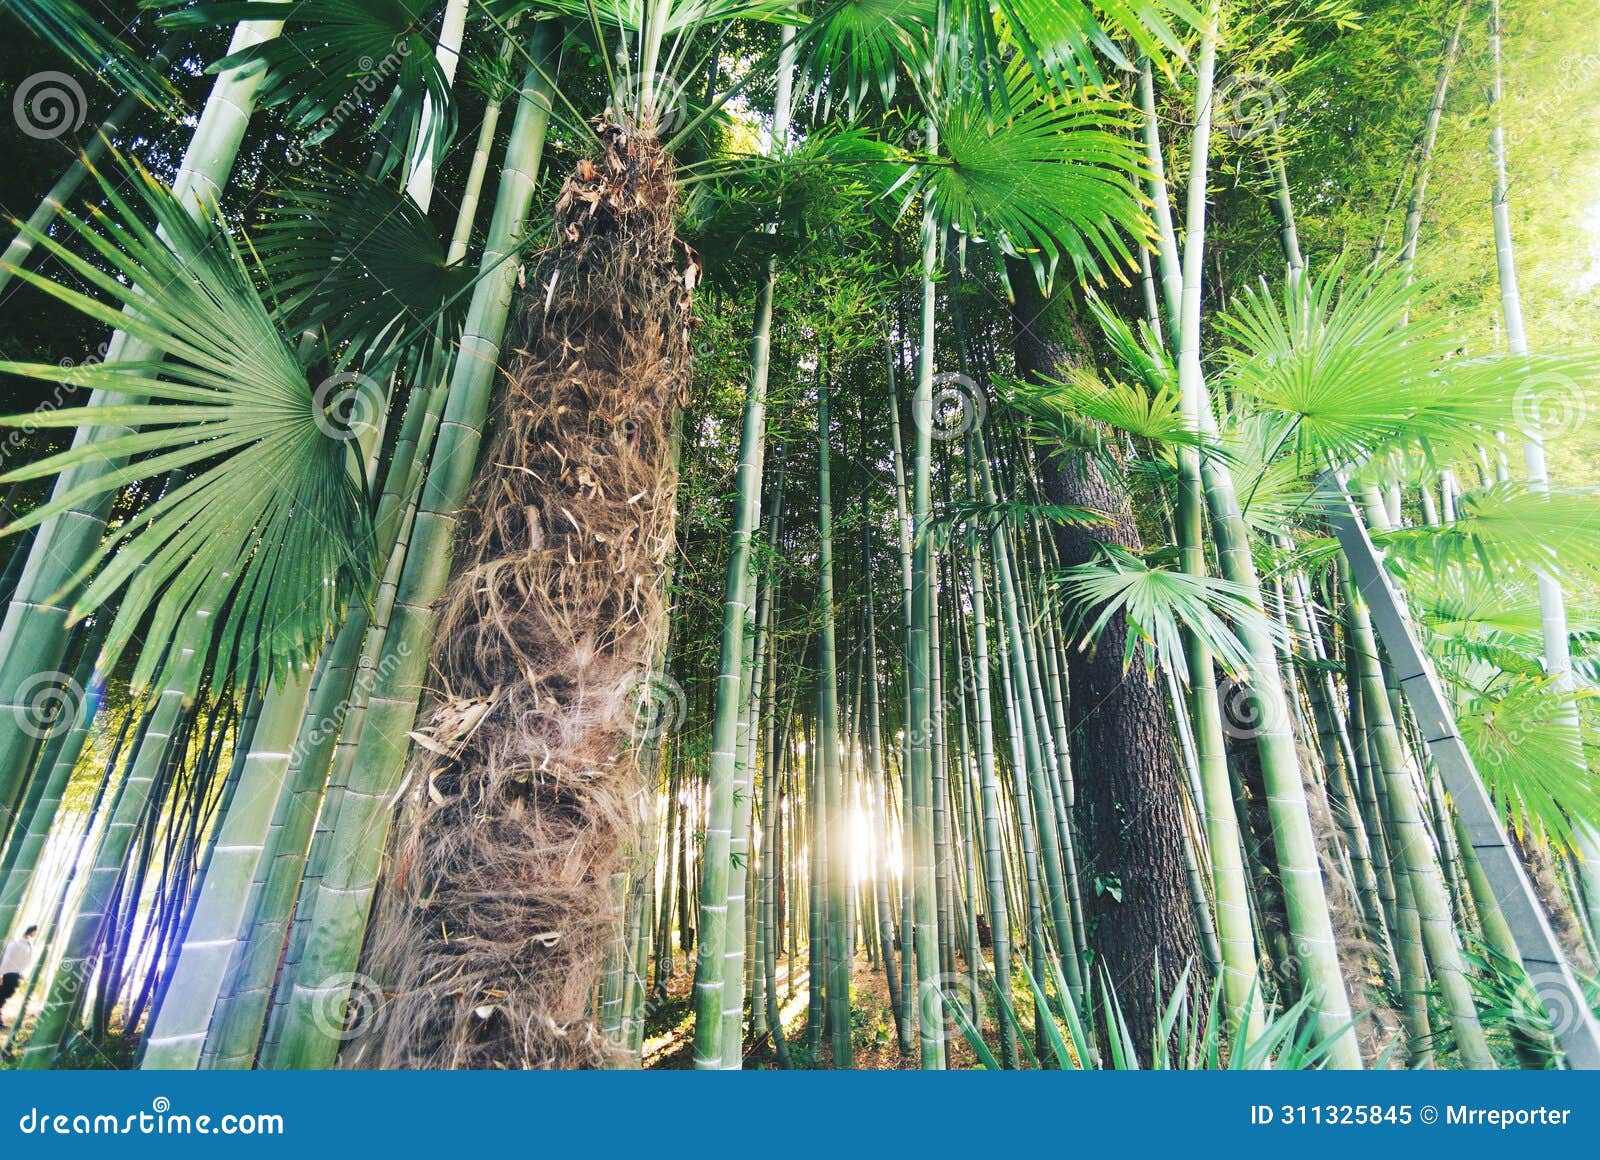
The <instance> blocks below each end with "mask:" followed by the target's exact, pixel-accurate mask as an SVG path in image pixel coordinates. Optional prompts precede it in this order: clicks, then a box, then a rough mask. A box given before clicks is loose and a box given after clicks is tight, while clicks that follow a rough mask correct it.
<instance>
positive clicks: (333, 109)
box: [144, 0, 455, 174]
mask: <svg viewBox="0 0 1600 1160" xmlns="http://www.w3.org/2000/svg"><path fill="white" fill-rule="evenodd" d="M144 4H145V6H146V7H150V8H158V9H162V10H163V15H162V17H161V24H162V26H163V27H166V28H177V29H185V28H214V27H228V26H231V25H234V24H238V23H240V22H241V21H249V20H273V21H276V20H284V19H285V18H286V17H287V23H286V25H285V27H284V29H283V31H282V32H281V33H280V34H279V35H277V36H275V37H273V38H271V39H270V40H264V41H262V42H261V43H259V44H255V45H251V46H250V47H249V48H246V49H244V50H242V51H240V52H237V53H233V54H230V55H229V56H225V57H223V58H222V59H221V60H219V61H217V62H216V63H215V64H213V65H212V66H211V70H210V71H212V72H219V71H221V70H223V69H227V68H233V67H235V66H238V65H245V64H252V63H254V64H259V65H260V66H262V67H263V68H264V69H265V75H264V76H263V77H262V80H261V87H260V89H259V91H258V95H257V101H258V103H259V104H260V105H262V106H263V107H273V106H278V107H281V108H282V109H283V111H284V116H285V118H286V119H287V121H288V123H289V125H290V127H291V128H293V129H295V130H296V131H297V132H301V133H304V134H305V135H306V136H305V139H304V141H303V142H301V143H300V145H298V146H297V147H296V148H297V149H299V150H300V151H302V152H304V151H306V150H308V149H310V148H312V147H314V146H316V145H318V144H320V143H321V142H323V141H325V140H327V139H328V138H329V137H331V136H333V134H335V133H336V132H338V131H339V130H340V129H342V128H344V127H346V126H347V125H349V124H351V123H353V122H357V123H360V124H362V125H364V126H365V129H366V132H367V133H368V134H369V135H371V136H374V137H376V136H378V135H379V134H380V132H381V134H382V139H383V140H384V142H385V145H384V159H383V165H382V172H383V174H388V173H389V172H390V171H391V170H393V169H394V167H395V166H396V165H398V164H400V161H401V159H402V158H403V157H404V156H405V155H406V152H407V150H408V148H409V147H410V146H411V144H412V140H413V138H415V137H416V135H417V133H418V132H419V131H420V130H421V129H422V128H423V125H424V119H423V107H424V105H425V104H426V105H427V107H428V108H429V109H430V115H429V117H428V118H427V122H426V123H427V125H428V126H429V127H430V132H431V134H432V141H431V143H429V145H428V146H427V148H426V151H427V152H430V153H431V154H432V155H433V156H440V155H441V154H442V153H443V151H444V146H445V144H446V143H447V142H448V141H449V139H450V137H451V136H452V135H453V133H454V132H455V105H454V102H453V100H452V99H451V92H450V86H449V85H448V84H446V83H445V77H444V72H443V70H442V69H441V68H440V67H439V61H438V58H437V57H436V56H435V54H434V45H433V43H432V41H431V40H430V31H431V26H432V24H433V22H434V16H435V12H436V9H437V5H435V4H433V3H431V0H360V2H359V3H356V2H354V0H297V2H296V3H295V4H293V5H290V6H288V9H287V11H286V9H285V5H284V4H283V3H281V0H198V2H195V3H190V2H188V0H185V2H184V3H182V4H176V3H174V0H144ZM418 144H419V148H418V149H417V152H418V153H421V152H423V151H424V149H423V148H421V147H420V146H421V144H422V143H418Z"/></svg>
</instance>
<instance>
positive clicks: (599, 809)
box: [368, 124, 698, 1068]
mask: <svg viewBox="0 0 1600 1160" xmlns="http://www.w3.org/2000/svg"><path fill="white" fill-rule="evenodd" d="M599 138H600V145H601V147H600V150H599V152H598V155H597V156H596V157H595V158H594V159H592V160H588V159H586V160H584V161H582V162H580V163H579V165H578V167H577V169H576V170H575V171H574V173H573V174H572V175H571V177H569V178H568V180H567V182H566V185H565V186H564V188H563V190H562V192H561V195H560V198H559V199H558V201H557V203H556V207H555V237H554V240H553V243H552V245H551V247H550V248H549V250H547V252H546V253H545V254H544V255H543V257H542V258H541V260H539V261H538V262H537V263H536V264H535V265H534V266H533V267H532V268H530V270H529V275H530V276H529V277H528V278H527V279H526V290H525V294H524V297H523V300H522V301H521V303H520V304H519V305H518V308H517V314H516V316H517V317H518V318H519V319H520V321H521V326H522V336H523V349H521V350H520V351H519V352H518V353H517V355H516V358H515V361H514V363H513V365H512V367H511V370H510V372H509V374H508V376H507V382H506V383H505V386H504V394H503V397H502V398H501V399H500V401H499V402H498V404H497V408H496V411H495V413H494V415H495V418H494V422H495V424H496V426H497V428H498V429H497V430H496V431H495V432H494V435H493V439H492V442H491V444H490V448H489V451H488V454H487V455H486V457H485V459H484V461H483V462H482V463H481V464H480V466H479V469H478V478H477V480H476V482H475V483H474V486H473V491H472V494H471V498H470V500H469V503H468V505H467V508H466V510H465V511H463V513H462V520H461V531H460V536H459V539H458V542H457V546H456V553H455V564H454V573H453V576H452V579H451V582H450V585H449V587H448V590H447V592H446V595H445V597H444V603H443V608H442V610H441V616H440V628H439V635H438V638H437V640H436V643H435V650H434V657H433V670H432V674H433V675H432V679H433V682H434V684H433V689H432V692H433V695H434V697H435V701H434V705H433V708H432V711H431V714H430V715H429V717H428V718H427V724H426V726H425V728H424V729H423V730H421V731H420V732H419V734H417V735H416V739H417V741H418V749H417V751H416V754H415V757H414V759H413V764H412V770H411V777H410V780H409V781H408V785H409V786H410V787H411V789H412V794H413V797H414V798H415V799H416V804H415V805H414V807H413V809H412V810H411V814H412V817H411V819H410V821H409V823H408V824H407V826H406V828H405V831H404V833H403V834H402V837H401V839H400V841H399V842H398V844H397V847H396V855H395V859H394V865H393V867H392V868H391V872H390V890H389V891H388V897H387V898H386V901H385V910H386V912H387V914H386V916H385V917H384V918H383V920H382V921H381V922H380V924H379V925H378V927H377V928H376V929H375V931H374V934H373V936H372V945H371V947H370V948H369V950H370V953H369V960H368V961H369V964H370V965H371V969H372V970H373V972H374V973H375V974H376V975H377V976H378V978H379V979H380V980H381V981H382V982H383V983H384V985H385V987H386V989H388V990H390V991H391V992H392V997H391V999H390V1001H389V1003H388V1010H387V1017H386V1019H385V1023H384V1025H383V1028H382V1031H381V1034H382V1041H381V1043H380V1044H379V1050H378V1051H377V1053H376V1057H377V1062H379V1063H380V1064H381V1065H383V1066H388V1067H450V1068H462V1067H510V1068H530V1067H554V1068H567V1067H585V1066H596V1065H601V1064H603V1063H605V1062H606V1061H607V1059H608V1055H609V1053H610V1052H611V1051H612V1050H614V1048H613V1047H612V1045H611V1044H610V1043H609V1042H608V1041H607V1040H606V1039H605V1038H604V1037H603V1036H602V1035H601V1033H600V1030H599V1028H598V1026H597V1024H596V1022H595V1019H594V1014H595V1012H594V1008H593V1002H594V988H595V984H596V982H597V980H598V978H599V975H600V970H601V964H602V960H603V957H604V953H605V948H606V946H607V945H608V943H610V942H611V941H612V940H613V939H614V932H615V929H616V924H617V923H618V922H620V919H621V916H620V915H619V914H618V913H617V909H616V903H615V899H614V897H613V894H612V891H611V889H610V885H609V883H610V877H611V874H612V872H613V870H615V869H617V868H619V867H620V866H621V864H622V858H623V855H624V853H625V850H626V848H627V846H628V844H629V843H630V842H631V841H632V840H633V839H634V837H635V834H636V829H637V824H638V819H639V817H640V813H641V805H642V800H643V797H644V789H643V783H642V779H641V777H640V773H639V767H638V766H639V753H638V749H639V745H638V741H639V733H640V727H639V719H640V716H641V714H642V715H643V716H644V717H645V718H646V719H649V718H650V717H651V714H652V713H653V712H656V711H659V710H660V708H661V706H660V705H658V704H657V703H656V702H657V696H656V694H657V693H658V692H659V690H658V687H657V685H656V683H655V680H654V678H653V677H652V674H651V665H652V664H653V661H654V659H655V657H656V655H657V653H656V647H655V646H656V643H657V636H658V634H659V632H660V629H661V625H662V623H663V617H662V615H661V611H662V600H663V595H662V583H661V579H662V575H663V567H664V563H665V560H666V557H667V553H668V552H669V550H670V549H671V546H672V542H673V522H674V491H675V485H676V475H675V470H674V466H673V461H672V455H671V429H672V422H673V416H674V413H675V411H676V409H677V408H678V407H679V406H680V405H681V404H682V402H683V400H684V397H685V395H686V391H687V386H688V382H689V369H690V348H689V339H688V331H689V326H690V324H691V322H692V318H691V314H690V297H691V293H692V291H693V288H694V284H695V281H696V278H697V275H698V265H697V263H696V261H695V258H694V255H693V254H692V252H691V251H689V250H688V249H687V247H685V246H684V245H683V244H682V243H680V242H679V241H678V240H677V237H676V234H675V232H674V224H673V223H674V212H675V208H676V205H675V196H674V192H675V186H674V177H673V171H672V165H671V160H670V158H669V157H668V156H667V155H666V154H665V152H664V151H663V150H662V149H661V148H660V146H659V145H658V143H657V142H656V141H655V140H654V139H653V138H651V137H649V136H646V135H632V134H628V133H626V132H624V131H623V130H621V129H619V128H617V127H615V126H611V125H604V124H602V125H601V126H600V127H599ZM463 357H470V356H469V355H464V356H463ZM671 710H672V707H671V706H667V712H668V714H669V715H670V714H671ZM650 724H652V725H659V724H660V722H659V721H652V722H650Z"/></svg>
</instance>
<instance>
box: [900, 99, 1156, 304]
mask: <svg viewBox="0 0 1600 1160" xmlns="http://www.w3.org/2000/svg"><path fill="white" fill-rule="evenodd" d="M1010 96H1011V99H1010V102H1009V104H1010V107H1011V109H1012V112H1011V113H1010V114H1009V115H1008V116H1006V117H1005V118H1003V119H996V118H994V117H992V116H991V114H990V111H989V110H986V109H985V107H984V102H983V100H982V99H980V98H979V97H977V96H973V95H966V96H963V97H961V98H959V99H958V100H957V101H956V102H955V103H954V104H953V105H951V106H949V107H947V108H946V109H944V110H943V111H942V112H941V114H940V115H939V117H938V118H937V122H938V129H939V145H940V153H941V156H939V157H932V158H926V159H924V160H923V161H922V162H920V163H919V164H918V165H917V166H916V169H915V172H914V175H913V180H912V182H911V184H910V187H909V192H908V194H907V195H906V204H909V203H910V201H911V199H912V198H913V197H915V196H917V195H921V196H922V197H924V198H926V199H927V200H928V202H929V204H931V205H932V207H933V211H934V214H935V216H936V219H937V221H938V223H939V224H940V226H942V227H943V228H945V229H950V230H955V231H957V232H959V233H961V234H963V235H965V236H966V237H969V238H980V237H985V238H987V239H988V240H989V241H990V242H991V243H993V249H994V254H995V259H996V262H997V264H999V265H1000V266H1001V268H1002V270H1003V268H1004V263H1003V261H1002V259H1003V258H1004V257H1005V256H1013V257H1025V258H1026V259H1027V260H1028V262H1029V263H1030V264H1031V265H1032V266H1033V268H1034V272H1035V274H1036V275H1037V276H1038V278H1039V281H1040V284H1041V285H1044V286H1046V287H1048V286H1049V285H1050V283H1051V281H1052V280H1053V276H1054V273H1055V271H1056V269H1057V267H1058V265H1059V264H1060V261H1061V259H1062V258H1063V257H1065V258H1066V259H1067V260H1068V261H1069V263H1070V264H1071V266H1072V267H1073V269H1074V270H1075V271H1076V272H1078V273H1080V274H1091V273H1097V272H1099V271H1101V270H1104V269H1107V268H1116V267H1120V266H1125V265H1127V264H1128V263H1129V262H1130V261H1131V258H1130V254H1129V249H1128V246H1127V244H1126V242H1125V241H1124V240H1123V237H1122V235H1123V234H1133V235H1142V233H1143V232H1144V230H1145V221H1144V217H1143V214H1142V212H1141V210H1140V206H1139V198H1138V193H1137V189H1136V179H1137V175H1138V173H1139V171H1140V161H1139V154H1138V151H1137V150H1136V149H1135V147H1134V145H1133V142H1132V139H1131V137H1129V136H1128V135H1127V134H1125V133H1123V132H1119V131H1118V130H1119V127H1120V126H1121V125H1122V121H1121V115H1122V112H1123V110H1122V107H1121V106H1120V105H1118V104H1116V103H1115V102H1110V101H1099V100H1064V101H1053V100H1048V99H1040V96H1041V94H1040V91H1039V90H1038V89H1037V87H1036V86H1035V85H1033V84H1032V83H1031V82H1030V81H1029V80H1028V79H1027V78H1026V77H1024V76H1019V75H1014V76H1013V77H1012V78H1011V82H1010Z"/></svg>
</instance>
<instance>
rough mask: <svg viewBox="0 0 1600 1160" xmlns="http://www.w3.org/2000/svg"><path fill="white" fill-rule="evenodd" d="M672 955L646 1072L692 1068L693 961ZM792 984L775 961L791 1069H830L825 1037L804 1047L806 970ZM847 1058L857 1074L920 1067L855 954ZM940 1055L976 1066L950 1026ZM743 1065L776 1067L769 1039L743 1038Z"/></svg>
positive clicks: (871, 973)
mask: <svg viewBox="0 0 1600 1160" xmlns="http://www.w3.org/2000/svg"><path fill="white" fill-rule="evenodd" d="M685 958H686V956H683V955H678V956H677V957H676V960H675V964H674V965H675V967H676V970H675V971H674V973H673V977H672V981H671V982H670V983H669V984H668V987H667V999H666V1001H665V1002H664V1003H660V1004H658V1005H657V1006H656V1007H655V1009H654V1010H652V1012H651V1013H650V1017H649V1020H648V1022H647V1024H646V1027H645V1041H644V1066H645V1067H646V1068H651V1069H655V1068H662V1069H669V1070H670V1069H675V1068H677V1069H684V1068H688V1067H690V1066H692V1058H693V1039H694V1019H693V1012H692V1011H691V1010H690V1007H689V993H690V991H691V990H692V988H693V986H694V980H693V965H692V964H693V959H692V957H688V962H687V965H686V963H685ZM797 966H798V967H799V969H798V970H797V971H796V972H795V977H794V980H793V986H792V987H791V986H790V982H789V978H788V972H787V969H786V968H785V965H784V963H783V961H782V960H779V963H778V972H777V985H778V994H779V997H780V999H781V1001H782V1014H783V1027H784V1035H785V1037H786V1039H787V1042H788V1044H789V1051H790V1055H791V1062H792V1063H793V1065H794V1067H795V1068H797V1069H801V1068H804V1069H810V1068H827V1067H831V1066H833V1064H832V1052H831V1050H830V1047H829V1043H828V1037H827V1036H823V1041H822V1046H821V1048H820V1051H819V1054H818V1055H817V1056H815V1057H814V1056H813V1055H812V1053H811V1052H810V1051H809V1050H808V1049H807V1047H806V1004H807V992H806V986H807V981H808V972H807V971H806V970H805V968H804V966H803V965H799V964H797ZM850 1012H851V1023H852V1025H853V1027H852V1032H851V1055H852V1060H851V1063H852V1066H853V1067H854V1068H855V1069H856V1070H858V1071H915V1070H917V1069H918V1067H919V1066H920V1064H919V1062H918V1059H917V1053H916V1050H915V1048H913V1050H912V1052H911V1053H910V1054H909V1055H906V1054H903V1053H902V1052H901V1051H900V1045H899V1043H898V1042H897V1037H896V1034H895V1025H894V1014H893V1009H892V1008H891V1007H890V1004H889V985H888V982H887V981H886V980H885V978H884V974H883V968H882V967H881V966H878V965H874V964H872V963H869V962H868V961H867V959H866V957H865V956H858V957H857V958H856V962H855V969H854V971H853V973H852V985H851V993H850ZM945 1051H946V1054H947V1057H948V1064H949V1066H950V1067H951V1068H953V1069H961V1068H971V1067H974V1066H976V1059H975V1057H974V1055H973V1052H972V1049H971V1048H970V1047H969V1046H968V1045H967V1043H966V1041H965V1040H964V1039H963V1038H962V1036H961V1032H960V1030H959V1029H958V1028H956V1027H954V1026H951V1027H950V1028H949V1029H948V1031H947V1035H946V1042H945ZM744 1066H745V1068H746V1069H748V1070H753V1071H759V1070H765V1069H769V1068H776V1067H777V1066H778V1060H777V1054H776V1052H775V1051H774V1050H773V1046H772V1042H771V1039H770V1038H769V1037H767V1036H763V1037H762V1038H761V1039H760V1040H759V1041H753V1040H751V1039H750V1038H749V1037H748V1036H747V1037H746V1039H745V1045H744Z"/></svg>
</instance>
